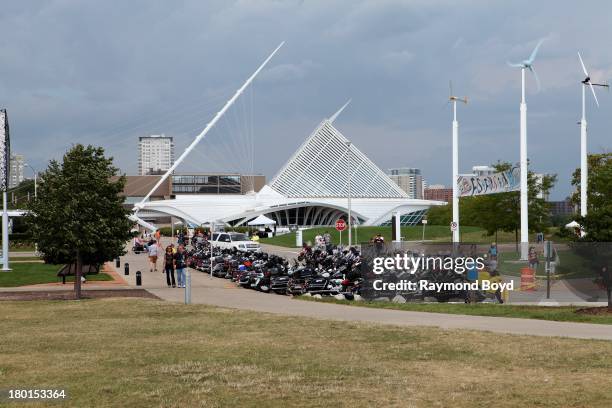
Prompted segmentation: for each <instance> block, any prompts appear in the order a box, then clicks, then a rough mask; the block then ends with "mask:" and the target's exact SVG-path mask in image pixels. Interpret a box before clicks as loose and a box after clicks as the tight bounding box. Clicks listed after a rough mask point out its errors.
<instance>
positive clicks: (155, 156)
mask: <svg viewBox="0 0 612 408" xmlns="http://www.w3.org/2000/svg"><path fill="white" fill-rule="evenodd" d="M173 163H174V141H173V140H172V137H171V136H165V135H163V134H162V135H151V136H141V137H139V138H138V174H139V175H141V176H146V175H151V174H163V173H164V172H165V171H166V170H168V169H169V168H170V167H171V166H172V164H173Z"/></svg>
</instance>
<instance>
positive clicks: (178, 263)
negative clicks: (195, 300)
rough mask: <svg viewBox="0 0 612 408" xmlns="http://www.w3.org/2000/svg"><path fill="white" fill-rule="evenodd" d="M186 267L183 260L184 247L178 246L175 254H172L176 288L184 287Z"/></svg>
mask: <svg viewBox="0 0 612 408" xmlns="http://www.w3.org/2000/svg"><path fill="white" fill-rule="evenodd" d="M186 267H187V264H186V260H185V247H184V246H183V245H179V247H178V250H177V251H176V254H174V268H175V269H176V279H177V280H178V287H179V288H184V287H185V268H186Z"/></svg>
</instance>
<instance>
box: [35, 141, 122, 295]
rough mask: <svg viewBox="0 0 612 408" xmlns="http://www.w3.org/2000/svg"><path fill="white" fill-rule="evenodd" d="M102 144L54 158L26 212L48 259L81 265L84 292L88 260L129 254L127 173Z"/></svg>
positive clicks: (78, 287) (77, 280) (99, 261)
mask: <svg viewBox="0 0 612 408" xmlns="http://www.w3.org/2000/svg"><path fill="white" fill-rule="evenodd" d="M117 174H118V169H117V168H116V167H114V166H113V160H112V158H106V157H104V149H102V148H101V147H93V146H87V147H85V146H83V145H80V144H77V145H75V146H74V147H73V148H72V149H70V150H69V151H68V152H67V153H66V154H65V155H64V158H63V161H62V163H59V162H58V161H56V160H52V161H51V162H50V163H49V167H48V168H47V170H46V171H45V172H44V173H43V174H42V175H41V177H40V178H39V186H38V199H37V200H33V201H30V203H29V204H28V206H27V209H28V210H30V212H29V214H28V215H27V216H26V217H25V220H26V222H27V223H28V225H29V226H30V229H31V232H32V237H33V239H34V241H36V242H37V243H38V249H39V251H41V252H42V253H43V258H44V260H45V262H47V263H53V264H64V263H67V264H74V265H76V268H75V270H76V278H75V296H76V298H77V299H78V298H80V296H81V275H82V266H83V264H88V265H101V264H102V263H104V262H106V261H110V260H112V259H114V258H116V257H117V256H120V255H122V254H123V253H124V245H125V241H126V240H127V239H129V237H130V228H131V226H132V222H131V221H129V219H128V218H127V215H128V210H126V209H125V208H124V207H123V198H122V197H121V196H120V195H119V193H120V192H121V191H122V190H123V187H124V185H125V177H123V176H121V177H119V179H118V180H117V181H111V177H113V176H116V175H117Z"/></svg>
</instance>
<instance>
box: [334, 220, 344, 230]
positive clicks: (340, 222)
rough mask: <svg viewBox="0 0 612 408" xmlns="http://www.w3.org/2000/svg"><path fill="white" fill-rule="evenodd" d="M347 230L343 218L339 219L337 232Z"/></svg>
mask: <svg viewBox="0 0 612 408" xmlns="http://www.w3.org/2000/svg"><path fill="white" fill-rule="evenodd" d="M345 229H346V222H345V221H344V220H343V219H342V218H339V219H338V221H336V230H337V231H344V230H345Z"/></svg>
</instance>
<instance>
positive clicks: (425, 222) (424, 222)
mask: <svg viewBox="0 0 612 408" xmlns="http://www.w3.org/2000/svg"><path fill="white" fill-rule="evenodd" d="M421 222H422V223H423V236H422V237H421V242H425V226H426V225H427V220H426V219H425V218H423V219H422V220H421Z"/></svg>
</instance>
